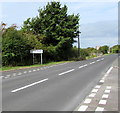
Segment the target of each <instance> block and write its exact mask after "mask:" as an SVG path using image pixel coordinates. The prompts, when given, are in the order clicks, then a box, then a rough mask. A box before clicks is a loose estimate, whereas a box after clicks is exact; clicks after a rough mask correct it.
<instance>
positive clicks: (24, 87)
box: [11, 78, 48, 93]
mask: <svg viewBox="0 0 120 113" xmlns="http://www.w3.org/2000/svg"><path fill="white" fill-rule="evenodd" d="M47 80H48V78H46V79H43V80H40V81H38V82H34V83H32V84H29V85H26V86H23V87H21V88H18V89H15V90H12V91H11V92H12V93H15V92H17V91H20V90H23V89H26V88H28V87H31V86H34V85H36V84H39V83H42V82H45V81H47Z"/></svg>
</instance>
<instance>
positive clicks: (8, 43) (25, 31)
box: [0, 2, 120, 70]
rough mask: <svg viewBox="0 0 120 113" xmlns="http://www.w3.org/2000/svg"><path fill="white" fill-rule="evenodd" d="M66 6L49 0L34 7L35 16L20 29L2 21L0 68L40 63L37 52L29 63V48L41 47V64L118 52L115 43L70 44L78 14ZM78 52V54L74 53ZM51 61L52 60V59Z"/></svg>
mask: <svg viewBox="0 0 120 113" xmlns="http://www.w3.org/2000/svg"><path fill="white" fill-rule="evenodd" d="M67 11H68V7H67V6H66V5H62V4H60V2H49V3H48V4H47V5H46V6H45V7H44V8H41V9H38V16H36V17H33V18H32V17H31V18H28V19H26V21H24V22H23V26H22V27H21V29H19V30H18V29H17V25H15V24H13V25H11V26H10V27H8V28H6V25H7V24H6V23H2V24H1V25H2V66H3V67H2V68H0V69H2V70H10V69H19V68H21V66H22V67H24V68H27V67H35V66H40V64H39V62H40V55H38V54H36V55H35V59H34V60H35V65H32V64H33V62H32V61H33V60H32V58H33V57H32V54H30V50H31V49H34V50H36V49H43V51H44V53H43V63H44V64H43V65H42V66H44V65H49V64H50V65H51V64H54V63H55V64H56V63H61V62H60V61H78V60H85V59H89V58H93V57H97V56H100V55H103V54H108V53H110V52H111V53H118V52H119V47H120V46H118V45H115V46H113V47H112V48H110V49H109V47H108V46H107V45H105V46H102V47H100V48H99V49H96V48H90V47H89V48H86V49H82V48H81V49H80V52H78V48H77V47H73V43H74V42H75V38H78V35H79V33H80V31H79V30H78V29H79V20H80V15H79V14H77V15H75V14H72V15H68V14H67ZM78 53H80V54H78ZM53 62H54V63H53Z"/></svg>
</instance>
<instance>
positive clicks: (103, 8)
mask: <svg viewBox="0 0 120 113" xmlns="http://www.w3.org/2000/svg"><path fill="white" fill-rule="evenodd" d="M46 4H47V3H46V2H4V3H0V7H1V8H2V12H0V14H1V13H2V16H1V18H0V20H1V21H3V22H5V23H7V25H8V26H10V25H11V24H17V25H18V27H20V26H22V24H23V21H24V20H26V19H27V18H29V17H35V16H36V15H37V14H38V11H37V10H38V9H39V8H43V7H44V6H45V5H46ZM62 4H63V5H64V4H66V5H67V6H68V14H73V13H74V14H77V13H79V14H80V22H79V23H80V31H81V34H80V41H81V47H82V48H86V47H95V46H102V45H108V46H113V45H115V44H117V43H118V36H117V35H118V25H117V24H118V3H117V2H64V3H63V2H62ZM74 45H77V43H75V44H74Z"/></svg>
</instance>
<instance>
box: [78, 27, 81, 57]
mask: <svg viewBox="0 0 120 113" xmlns="http://www.w3.org/2000/svg"><path fill="white" fill-rule="evenodd" d="M79 33H81V32H80V31H79V27H78V57H79V56H81V55H80V35H79Z"/></svg>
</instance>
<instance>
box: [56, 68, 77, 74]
mask: <svg viewBox="0 0 120 113" xmlns="http://www.w3.org/2000/svg"><path fill="white" fill-rule="evenodd" d="M74 70H75V69H71V70H68V71H65V72H63V73H60V74H58V75H63V74H66V73H69V72H72V71H74Z"/></svg>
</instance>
